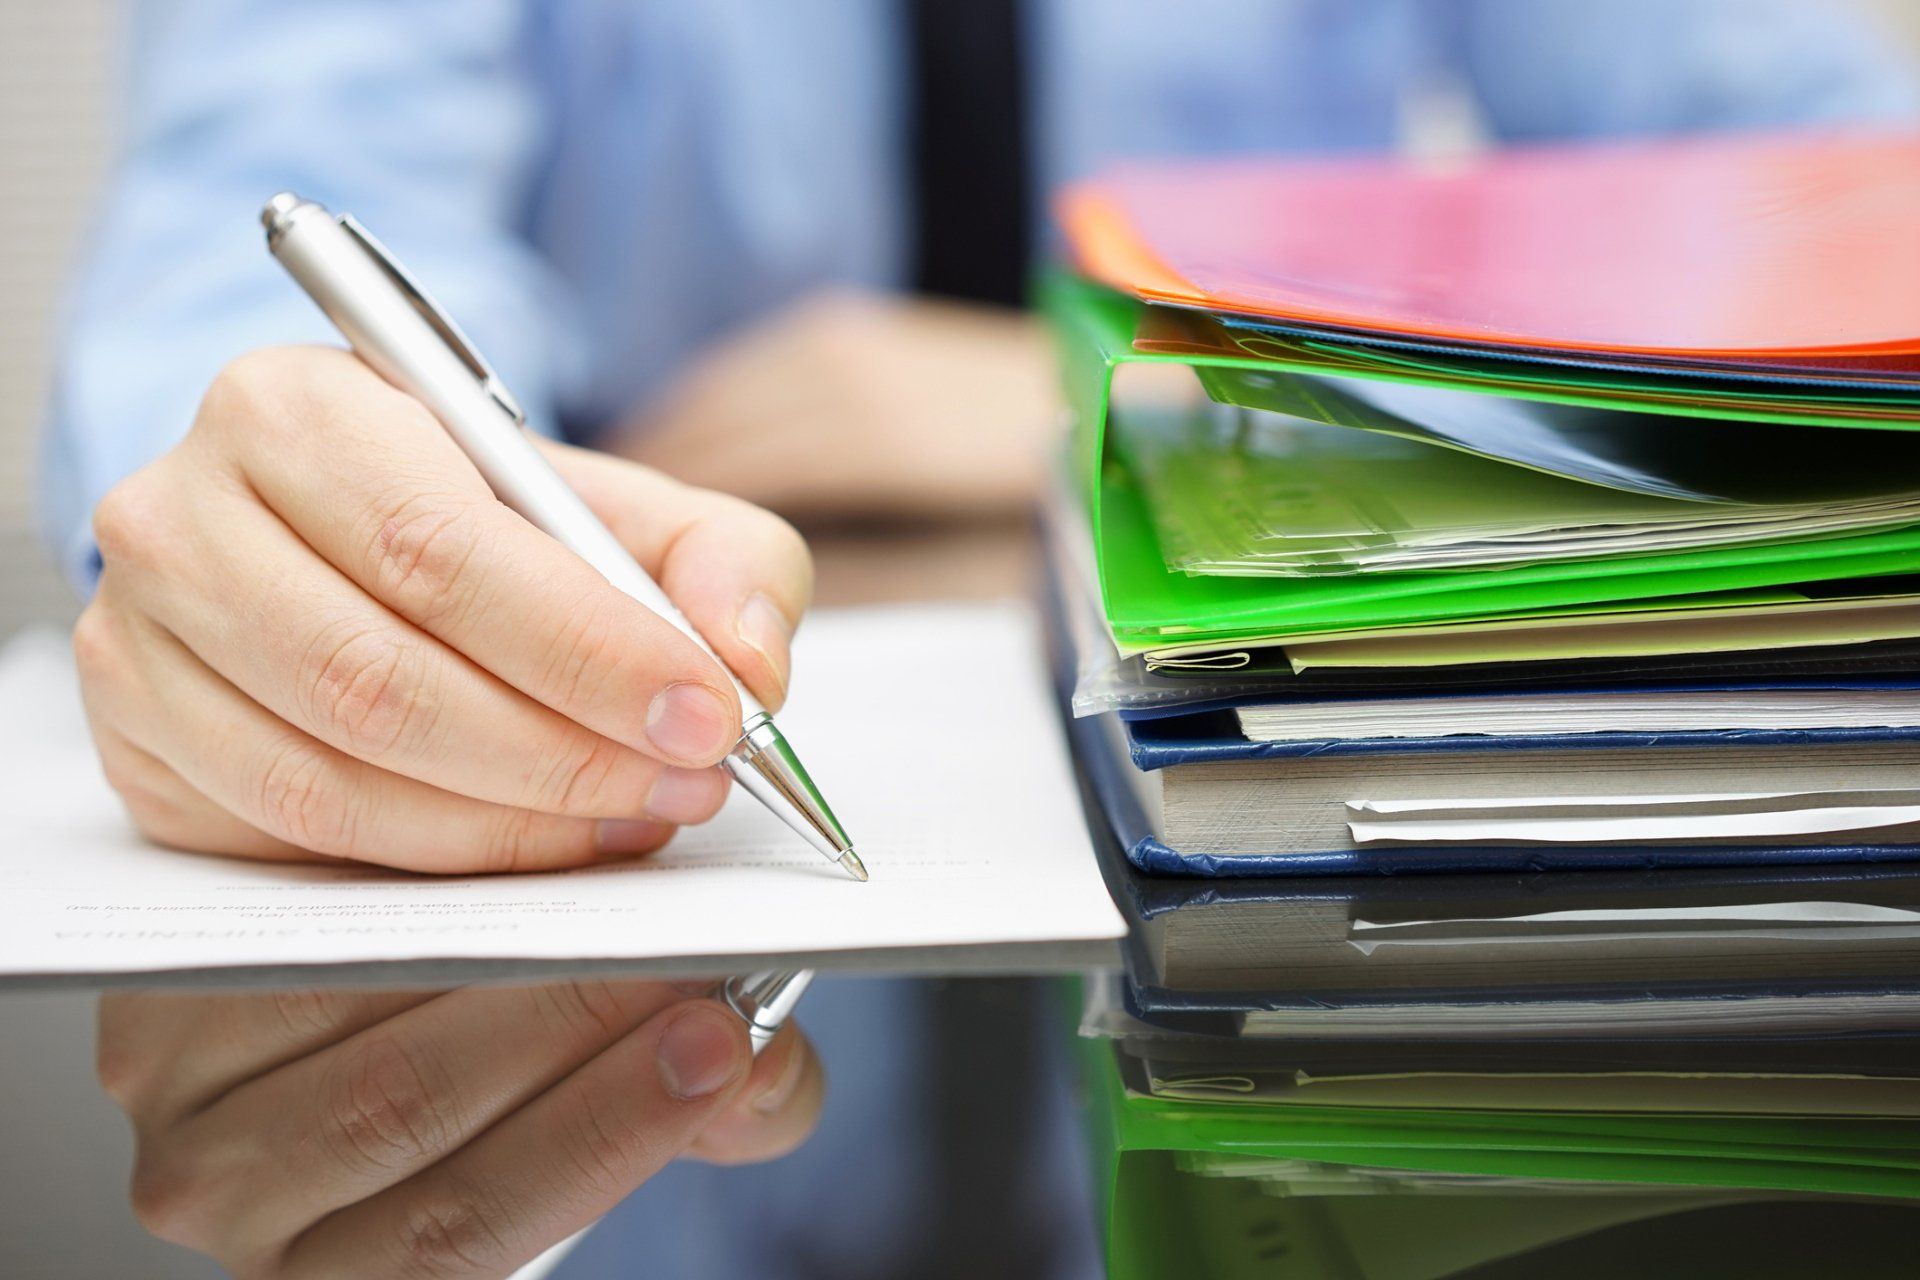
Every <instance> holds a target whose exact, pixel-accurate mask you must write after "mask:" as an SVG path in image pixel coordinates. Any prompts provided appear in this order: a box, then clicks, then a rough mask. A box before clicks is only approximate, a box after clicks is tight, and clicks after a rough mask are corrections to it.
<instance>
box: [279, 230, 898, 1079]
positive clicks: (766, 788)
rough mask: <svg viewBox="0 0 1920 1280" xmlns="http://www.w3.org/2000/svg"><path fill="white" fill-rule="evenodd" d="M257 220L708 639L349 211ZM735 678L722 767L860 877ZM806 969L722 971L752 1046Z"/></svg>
mask: <svg viewBox="0 0 1920 1280" xmlns="http://www.w3.org/2000/svg"><path fill="white" fill-rule="evenodd" d="M260 220H261V222H263V223H264V224H265V225H266V228H267V248H268V249H270V250H271V251H272V253H273V256H274V257H276V258H278V259H279V260H280V265H281V266H283V267H285V268H286V269H287V272H288V274H290V275H291V276H293V278H294V279H295V280H296V281H298V282H299V284H300V287H301V288H303V289H305V290H306V291H307V294H308V296H310V297H311V298H312V299H313V300H314V302H315V303H317V304H318V305H319V307H320V309H321V310H322V311H324V312H325V313H326V314H327V318H328V319H329V320H331V321H333V323H334V325H335V327H337V328H338V329H339V330H340V332H341V333H342V334H343V335H344V336H345V337H346V339H347V341H348V342H349V343H350V344H351V345H352V347H353V349H354V352H355V353H356V354H357V355H359V357H360V358H361V359H362V360H364V361H366V362H367V364H369V365H371V366H372V367H373V369H374V370H375V372H377V373H379V374H380V375H381V376H382V377H384V378H385V379H386V380H387V381H389V382H391V383H393V384H394V385H395V386H396V387H399V388H400V389H401V390H402V391H405V392H407V393H408V394H409V395H411V396H413V397H414V398H415V399H416V400H419V401H420V402H421V403H422V404H424V405H426V406H427V408H428V409H430V410H431V411H432V412H433V415H434V416H435V417H436V418H438V419H439V420H440V422H441V425H442V426H444V427H446V429H447V434H448V435H450V436H452V437H453V439H454V442H455V443H457V444H458V445H459V446H460V448H461V450H462V451H463V452H464V453H465V454H466V455H467V456H468V457H469V458H471V459H472V460H473V464H474V466H475V467H476V468H478V469H479V471H480V474H481V475H482V476H483V477H485V479H486V482H487V484H488V485H489V486H491V487H492V489H493V492H494V494H495V495H496V496H497V497H498V498H499V499H500V500H501V501H502V502H504V503H506V504H507V505H508V506H509V507H512V508H513V509H514V510H515V511H517V512H519V513H520V514H521V515H522V516H524V517H525V518H526V519H527V520H528V521H529V522H530V523H532V524H533V525H535V526H536V527H538V528H540V529H542V530H544V531H545V532H546V533H547V534H549V535H551V536H552V537H553V538H554V540H556V541H557V542H559V543H560V544H561V545H562V546H565V547H566V548H567V549H568V550H570V551H572V552H573V553H574V554H575V555H578V556H579V557H580V558H581V559H582V560H585V561H586V562H587V563H588V564H590V565H592V566H593V567H594V568H595V569H596V570H598V571H599V572H600V574H601V575H602V576H604V577H605V578H606V579H607V581H608V582H611V583H612V584H613V585H614V586H615V587H617V588H619V589H620V590H621V591H623V592H625V593H626V594H627V595H630V596H632V597H633V598H634V599H635V600H638V601H639V602H640V603H641V604H643V605H645V606H647V608H649V609H651V610H653V611H654V612H655V613H657V614H659V615H660V616H661V617H662V618H665V619H666V620H667V621H668V622H670V623H672V624H673V625H674V626H675V627H677V628H678V629H679V630H680V631H681V632H683V633H684V634H685V635H686V636H687V637H688V638H689V639H691V640H692V641H693V642H694V643H695V644H697V645H699V646H700V647H701V648H702V649H704V650H705V651H706V652H707V653H709V654H712V653H713V650H712V648H711V647H710V646H709V645H708V644H707V642H706V640H705V639H703V638H702V637H701V635H700V633H699V632H698V631H696V630H695V629H694V627H693V624H692V623H690V622H688V621H687V620H686V619H685V618H684V617H682V616H681V615H680V610H679V609H677V608H675V607H674V604H673V601H671V600H669V599H668V598H667V594H666V592H664V591H662V590H661V589H660V588H659V586H658V585H657V584H655V582H654V581H653V579H652V578H650V577H648V576H647V572H646V570H644V569H642V568H641V567H640V565H639V563H638V562H636V561H635V560H634V558H633V556H632V555H631V554H629V553H628V551H627V549H626V548H625V547H623V546H621V545H620V542H619V540H618V539H617V538H615V537H614V536H613V534H612V533H610V532H609V531H608V530H607V527H606V526H605V525H603V524H601V523H600V521H599V519H597V518H596V517H595V516H594V514H593V512H592V511H591V510H589V509H588V507H587V504H586V503H585V502H583V501H581V499H580V495H579V494H577V493H575V492H574V491H573V490H572V489H571V488H569V487H568V485H567V482H566V481H565V480H562V479H561V478H560V473H559V472H557V471H555V470H554V469H553V465H552V464H551V463H549V462H548V461H547V459H546V457H545V456H544V455H543V454H542V453H541V452H540V450H539V449H538V448H537V447H536V446H535V445H534V443H533V441H532V439H531V438H530V437H529V436H528V435H527V433H526V432H525V431H524V430H523V427H524V425H525V423H526V416H525V415H524V414H523V413H522V412H521V410H520V406H519V404H518V403H516V402H515V400H514V398H513V396H512V395H510V394H509V393H508V391H507V389H506V388H505V387H504V386H502V385H501V383H500V379H499V378H497V377H495V376H494V372H493V370H492V369H491V368H489V367H488V365H487V362H486V361H485V360H483V359H481V358H480V355H479V353H478V352H476V351H475V350H474V349H473V346H472V344H471V343H469V342H468V341H467V339H466V335H465V334H463V333H461V332H460V329H459V328H458V326H456V325H455V324H454V323H453V321H452V320H450V319H448V318H447V316H446V315H445V313H443V312H442V311H441V310H440V309H439V307H437V306H435V305H434V303H433V301H432V299H430V298H429V297H428V296H427V295H426V292H425V291H424V290H422V289H421V288H420V287H419V286H418V285H417V284H415V283H414V282H413V280H412V279H411V278H410V277H409V276H408V275H407V273H406V272H405V271H404V270H402V269H401V267H400V265H399V264H398V263H396V262H395V261H394V260H393V257H392V255H391V254H389V253H388V252H387V251H386V249H385V248H384V247H382V246H381V245H380V243H379V242H378V241H376V240H375V239H374V238H373V237H372V236H370V235H368V234H367V232H366V231H365V230H364V229H363V228H362V227H361V226H360V225H359V224H358V223H356V222H354V221H353V219H352V218H350V217H347V216H345V215H341V216H340V217H335V216H334V215H333V214H331V213H329V212H327V210H326V209H325V208H323V207H321V206H320V205H317V204H314V203H313V202H312V201H310V200H302V199H301V198H300V197H299V196H296V195H293V194H291V193H288V192H282V193H281V194H279V195H277V196H275V197H274V198H273V199H271V200H269V201H268V202H267V205H266V208H264V209H262V210H261V211H260ZM715 661H719V659H718V656H717V655H716V656H715ZM724 665H725V664H724V663H722V666H723V667H724ZM733 683H734V689H735V690H736V691H737V692H738V693H739V695H740V706H741V715H742V720H743V725H742V731H741V734H740V740H739V742H737V743H736V744H735V745H734V748H733V750H732V751H731V752H729V753H728V754H727V758H726V762H725V763H726V766H727V771H728V772H729V773H731V774H732V775H733V776H734V778H735V780H737V781H738V782H739V783H740V785H741V786H742V787H744V788H746V790H747V791H749V792H750V793H752V795H753V796H754V798H755V799H757V800H759V801H760V803H762V804H764V805H766V806H767V808H769V809H771V810H772V811H773V812H774V813H775V814H777V815H778V816H779V817H780V819H781V820H782V821H783V822H785V823H786V824H787V825H788V826H790V827H792V828H793V829H794V830H795V831H797V832H799V833H800V835H801V836H802V837H803V838H804V839H805V840H806V841H807V843H808V844H810V845H812V846H813V847H814V848H815V849H816V850H818V851H819V852H820V853H821V854H822V855H823V856H824V857H826V858H828V859H830V860H831V861H834V862H837V863H839V864H840V866H841V867H843V868H845V869H846V871H847V873H848V874H849V875H852V876H853V877H854V878H855V879H858V880H865V879H866V878H867V870H866V868H865V867H864V866H862V865H861V863H860V859H859V857H858V855H856V854H855V853H854V851H853V842H852V841H850V840H848V839H847V834H846V832H845V831H844V830H843V829H842V828H841V826H840V822H839V820H838V819H836V818H835V817H834V816H833V810H832V809H831V808H830V807H829V806H828V804H827V801H826V798H825V797H824V796H822V795H821V794H820V792H819V790H818V789H817V788H816V787H815V786H814V785H813V780H812V779H811V778H809V777H808V776H807V771H806V769H805V768H804V767H803V766H802V765H801V763H800V759H799V757H798V756H796V755H795V754H794V752H793V749H792V748H791V747H789V746H788V745H787V740H786V738H785V737H783V736H782V735H781V733H780V730H779V728H778V727H776V726H775V725H774V723H773V717H772V716H771V715H769V714H768V713H767V710H766V708H764V707H762V706H761V705H760V704H759V702H758V701H756V700H755V699H754V696H753V695H752V694H751V693H749V692H747V690H746V689H745V688H744V687H743V686H742V685H741V684H740V682H739V680H738V679H737V678H736V679H735V680H734V682H733ZM809 977H810V975H794V974H778V975H769V974H756V975H754V976H753V977H751V978H747V979H744V980H735V981H734V982H731V983H729V984H728V985H727V988H726V990H725V995H726V998H727V1003H728V1005H729V1006H730V1007H731V1008H733V1009H734V1010H735V1011H736V1012H738V1013H740V1015H741V1016H742V1018H744V1019H745V1020H746V1021H747V1024H748V1029H749V1031H750V1032H752V1033H753V1036H754V1047H755V1048H756V1049H758V1048H759V1046H760V1045H761V1044H763V1043H764V1042H765V1040H766V1039H768V1038H770V1037H771V1036H772V1030H771V1029H769V1028H774V1029H777V1027H778V1025H779V1021H780V1019H782V1018H784V1017H785V1016H786V1013H787V1010H788V1009H790V1008H791V1007H792V1005H793V1002H794V1001H796V1000H798V999H799V997H800V992H801V991H804V990H805V989H806V983H807V979H808V978H809ZM776 978H777V979H779V981H773V979H776ZM789 993H790V994H789ZM743 1006H745V1007H743ZM763 1033H764V1034H763Z"/></svg>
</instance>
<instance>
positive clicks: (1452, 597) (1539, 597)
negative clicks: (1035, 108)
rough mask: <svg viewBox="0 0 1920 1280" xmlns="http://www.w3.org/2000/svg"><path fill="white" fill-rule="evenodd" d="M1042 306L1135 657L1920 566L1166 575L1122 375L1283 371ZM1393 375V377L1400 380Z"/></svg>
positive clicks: (1574, 565)
mask: <svg viewBox="0 0 1920 1280" xmlns="http://www.w3.org/2000/svg"><path fill="white" fill-rule="evenodd" d="M1042 292H1043V299H1044V302H1045V305H1046V308H1047V310H1048V312H1049V314H1050V316H1051V318H1052V321H1053V324H1054V327H1055V329H1056V331H1057V332H1058V335H1059V339H1060V343H1061V349H1062V357H1063V360H1062V362H1063V366H1064V369H1065V377H1066V390H1067V397H1068V401H1069V404H1070V406H1071V408H1072V410H1073V415H1074V436H1073V462H1074V473H1075V477H1076V480H1077V483H1078V485H1079V488H1080V491H1081V493H1082V494H1083V495H1084V498H1085V501H1086V503H1087V509H1088V514H1089V517H1090V519H1091V522H1092V527H1093V535H1094V543H1095V548H1096V555H1097V560H1098V564H1099V571H1100V578H1101V590H1102V594H1103V597H1104V600H1105V603H1106V610H1107V617H1108V621H1109V622H1110V624H1111V625H1112V628H1113V631H1114V634H1115V637H1116V639H1118V640H1119V641H1120V642H1121V643H1122V644H1123V645H1125V646H1127V647H1129V648H1132V649H1142V648H1153V647H1156V646H1166V645H1173V644H1182V645H1194V644H1202V643H1209V642H1212V641H1221V642H1231V641H1235V640H1244V639H1249V638H1253V637H1259V636H1285V635H1298V634H1303V633H1309V632H1323V631H1334V630H1341V629H1349V628H1359V627H1372V626H1383V625H1393V624H1405V623H1417V622H1426V621H1442V620H1451V621H1470V620H1476V619H1487V618H1497V617H1504V616H1512V615H1515V614H1524V613H1526V612H1528V611H1531V610H1536V609H1542V608H1554V607H1559V606H1565V605H1575V604H1594V603H1606V602H1614V601H1626V600H1635V599H1646V598H1650V597H1658V596H1669V595H1695V594H1704V593H1709V592H1715V591H1727V590H1739V589H1746V588H1753V587H1767V586H1777V585H1782V584H1788V583H1795V582H1813V581H1820V580H1831V579H1840V578H1853V577H1873V576H1883V575H1896V574H1901V573H1909V572H1914V571H1916V570H1920V529H1916V528H1912V527H1908V528H1904V529H1895V530H1885V531H1879V532H1874V533H1869V534H1860V535H1850V536H1846V537H1830V538H1824V539H1820V540H1817V541H1811V542H1806V543H1802V544H1794V543H1786V544H1778V543H1776V544H1761V545H1735V546H1727V547H1717V548H1706V549H1695V550H1689V551H1682V552H1664V553H1658V554H1651V555H1641V556H1634V557H1631V558H1626V559H1619V560H1583V561H1566V562H1560V563H1553V564H1540V565H1528V566H1518V567H1508V568H1496V569H1475V570H1455V571H1450V572H1447V573H1440V574H1408V573H1392V574H1389V573H1382V574H1372V575H1367V576H1366V577H1365V578H1364V579H1360V580H1356V579H1353V578H1314V579H1288V580H1278V581H1276V580H1270V579H1257V578H1196V577H1189V576H1187V575H1184V574H1178V573H1171V572H1169V571H1167V569H1166V568H1165V567H1164V564H1163V560H1162V556H1161V554H1160V549H1159V547H1158V544H1157V543H1156V541H1155V538H1154V533H1153V529H1152V525H1151V522H1150V520H1149V518H1148V516H1147V512H1146V509H1145V506H1144V504H1143V502H1142V500H1141V496H1140V493H1139V490H1138V487H1137V486H1136V485H1135V484H1134V482H1133V478H1132V476H1131V475H1130V474H1129V472H1128V471H1127V469H1126V467H1125V465H1124V462H1123V460H1122V459H1120V458H1119V457H1117V456H1115V455H1114V454H1113V453H1112V452H1111V451H1109V450H1108V448H1107V445H1106V417H1107V410H1108V401H1109V394H1110V390H1111V382H1112V377H1113V372H1114V370H1115V369H1116V368H1117V367H1119V366H1120V365H1123V364H1128V363H1158V364H1187V365H1194V366H1206V367H1215V368H1233V369H1263V368H1264V369H1271V368H1273V367H1275V366H1274V363H1273V362H1271V361H1266V360H1256V359H1251V358H1245V357H1232V356H1221V355H1165V354H1151V353H1145V352H1140V351H1136V350H1134V348H1133V345H1132V341H1133V334H1134V330H1135V326H1136V323H1137V318H1138V310H1139V308H1138V306H1137V304H1135V303H1133V302H1131V301H1129V300H1127V299H1125V298H1122V297H1120V296H1119V295H1117V294H1113V293H1110V292H1107V291H1105V290H1101V289H1099V288H1096V287H1095V286H1092V285H1089V284H1086V283H1084V282H1082V281H1079V280H1075V279H1072V278H1070V277H1066V276H1054V277H1053V278H1051V279H1050V280H1048V281H1047V282H1046V284H1045V286H1044V288H1043V291H1042ZM1388 376H1391V375H1388Z"/></svg>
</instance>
